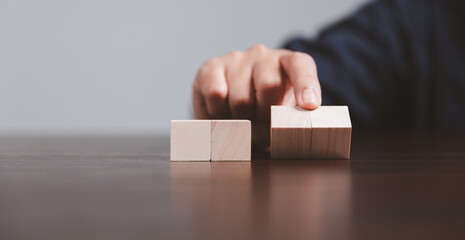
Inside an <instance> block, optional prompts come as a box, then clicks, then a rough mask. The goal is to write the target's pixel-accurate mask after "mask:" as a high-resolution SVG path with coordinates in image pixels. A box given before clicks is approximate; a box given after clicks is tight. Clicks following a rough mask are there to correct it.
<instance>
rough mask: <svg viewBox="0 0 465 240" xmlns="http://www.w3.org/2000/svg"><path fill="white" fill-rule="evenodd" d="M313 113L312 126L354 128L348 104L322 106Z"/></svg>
mask: <svg viewBox="0 0 465 240" xmlns="http://www.w3.org/2000/svg"><path fill="white" fill-rule="evenodd" d="M311 115H312V128H352V124H351V122H350V115H349V108H348V107H347V106H321V107H319V108H318V109H316V110H313V111H311Z"/></svg>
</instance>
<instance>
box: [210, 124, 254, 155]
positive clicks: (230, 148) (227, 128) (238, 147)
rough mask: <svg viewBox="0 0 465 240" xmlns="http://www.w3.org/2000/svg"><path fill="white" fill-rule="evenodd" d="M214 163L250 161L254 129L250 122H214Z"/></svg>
mask: <svg viewBox="0 0 465 240" xmlns="http://www.w3.org/2000/svg"><path fill="white" fill-rule="evenodd" d="M211 124H212V125H211V128H212V129H211V131H212V132H211V139H212V143H211V144H212V146H211V148H212V149H211V160H212V161H250V158H251V149H252V146H251V144H252V136H251V134H252V131H251V130H252V129H251V123H250V121H249V120H212V123H211Z"/></svg>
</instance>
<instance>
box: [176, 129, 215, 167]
mask: <svg viewBox="0 0 465 240" xmlns="http://www.w3.org/2000/svg"><path fill="white" fill-rule="evenodd" d="M210 154H211V121H209V120H172V121H171V144H170V159H171V161H210V158H211V155H210Z"/></svg>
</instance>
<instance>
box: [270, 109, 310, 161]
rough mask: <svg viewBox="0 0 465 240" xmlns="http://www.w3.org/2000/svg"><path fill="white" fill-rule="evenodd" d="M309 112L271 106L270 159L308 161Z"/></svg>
mask: <svg viewBox="0 0 465 240" xmlns="http://www.w3.org/2000/svg"><path fill="white" fill-rule="evenodd" d="M310 118H311V114H310V111H308V110H304V109H302V108H300V107H291V106H271V133H270V134H271V158H272V159H310V157H311V155H310V151H311V140H312V129H311V119H310Z"/></svg>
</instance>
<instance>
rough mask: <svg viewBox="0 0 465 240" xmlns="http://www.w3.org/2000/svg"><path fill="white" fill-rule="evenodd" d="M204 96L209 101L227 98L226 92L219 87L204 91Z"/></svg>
mask: <svg viewBox="0 0 465 240" xmlns="http://www.w3.org/2000/svg"><path fill="white" fill-rule="evenodd" d="M204 96H205V98H206V99H207V100H209V101H215V100H223V99H226V98H227V96H228V90H227V89H226V88H221V87H214V88H213V87H210V88H208V89H207V90H206V91H205V93H204Z"/></svg>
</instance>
